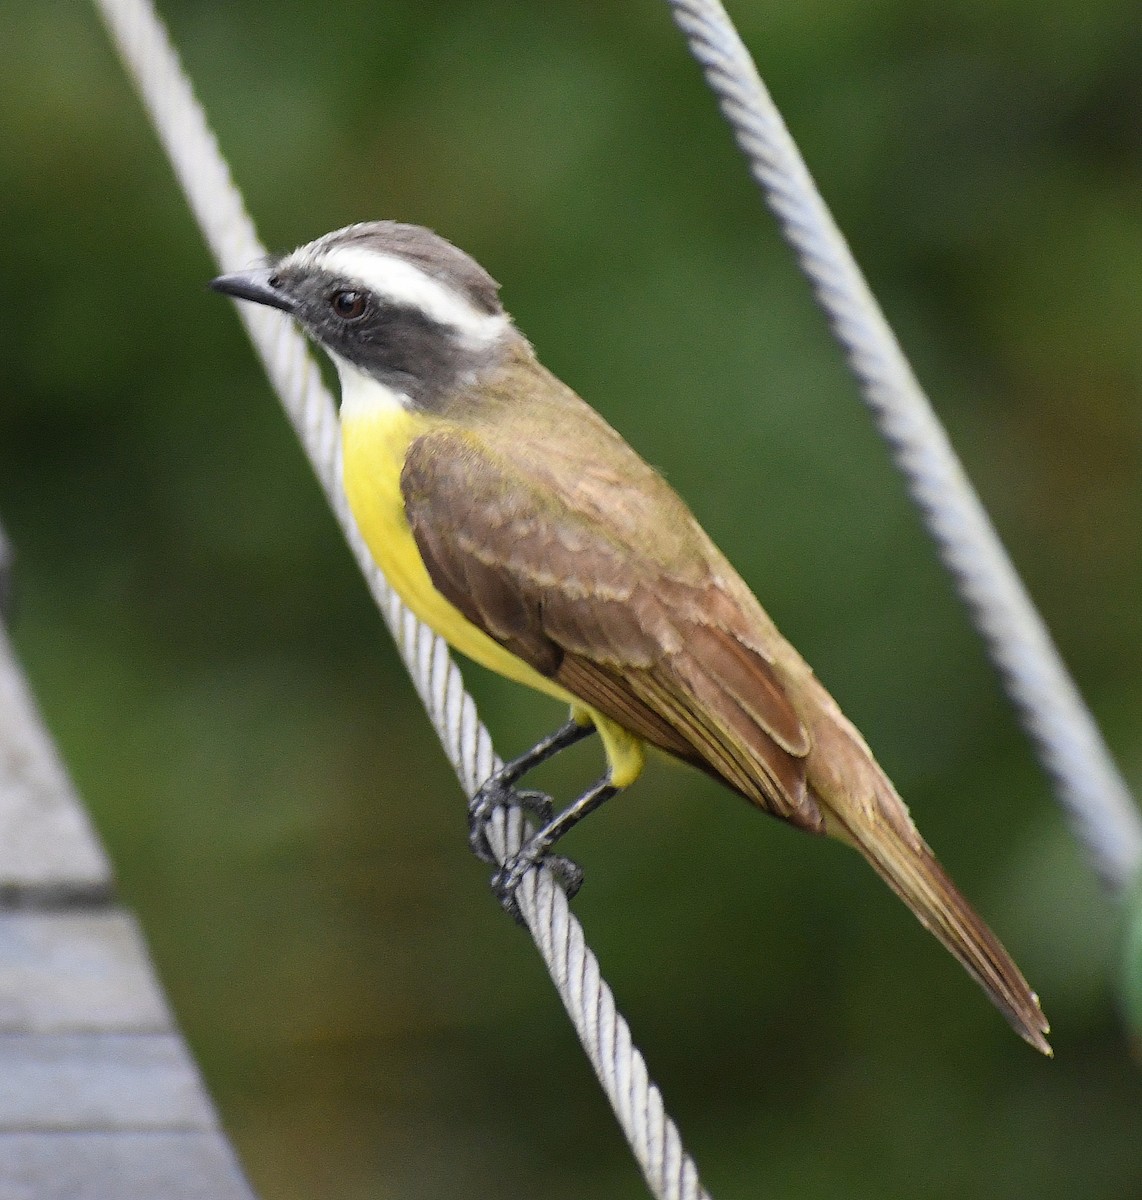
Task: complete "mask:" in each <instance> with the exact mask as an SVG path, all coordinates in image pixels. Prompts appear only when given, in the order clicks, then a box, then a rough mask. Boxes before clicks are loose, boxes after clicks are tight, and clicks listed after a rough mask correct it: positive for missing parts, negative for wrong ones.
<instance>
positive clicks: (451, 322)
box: [210, 221, 1051, 1055]
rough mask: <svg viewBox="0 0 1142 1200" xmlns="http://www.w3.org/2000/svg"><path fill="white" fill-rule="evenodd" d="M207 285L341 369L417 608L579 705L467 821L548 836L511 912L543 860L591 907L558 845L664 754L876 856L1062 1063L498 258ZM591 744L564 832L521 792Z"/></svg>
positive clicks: (275, 269) (1018, 977)
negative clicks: (279, 320) (594, 743)
mask: <svg viewBox="0 0 1142 1200" xmlns="http://www.w3.org/2000/svg"><path fill="white" fill-rule="evenodd" d="M210 286H211V287H212V288H214V289H215V290H216V291H218V292H221V293H223V294H225V295H228V296H231V297H233V298H235V299H238V300H242V301H250V302H253V303H257V304H262V305H267V306H269V307H271V308H276V309H279V310H281V311H282V312H284V313H287V314H289V316H290V317H292V318H293V319H294V320H295V321H296V322H297V323H298V324H299V325H300V327H301V328H302V330H303V331H304V332H305V333H306V334H307V335H308V336H309V337H310V338H311V339H312V340H313V341H314V342H315V343H316V344H317V345H318V346H319V347H321V348H322V349H323V350H324V351H325V352H326V353H327V354H328V355H329V357H330V358H331V359H332V361H333V363H334V365H335V367H336V370H337V374H338V377H339V381H340V391H341V403H340V428H341V449H342V461H343V479H344V487H345V493H346V496H347V498H348V501H349V506H350V509H351V511H352V513H353V515H354V517H355V520H356V522H357V525H358V527H359V529H360V531H361V534H362V535H363V537H364V540H365V543H366V545H367V546H368V548H369V551H370V553H371V554H372V556H373V558H374V559H375V560H376V562H377V564H378V565H379V567H380V568H381V570H382V571H383V572H384V574H385V576H386V577H387V579H388V581H389V583H390V584H391V585H392V587H393V588H394V589H395V590H396V592H397V594H398V595H399V596H400V597H401V599H402V600H403V601H404V603H405V605H406V606H407V607H408V608H409V609H411V610H412V612H413V613H414V614H415V615H416V616H417V617H418V618H419V619H420V620H421V621H423V622H425V623H426V624H428V625H429V626H431V627H432V628H433V629H434V630H435V631H436V632H437V633H438V634H440V635H441V636H442V637H444V638H445V639H446V641H447V642H448V643H449V644H450V645H451V646H452V647H453V648H454V649H456V650H457V651H459V652H460V653H462V654H463V655H465V656H466V657H468V658H470V659H472V660H474V661H475V662H477V663H479V664H481V665H482V666H484V667H487V668H489V669H491V670H493V671H496V672H498V673H499V674H501V675H503V676H506V677H507V678H508V679H510V680H513V681H515V682H517V683H520V684H523V685H525V686H528V687H530V688H533V689H535V690H536V691H538V692H541V693H544V694H546V695H548V696H552V697H555V698H556V699H558V700H560V701H562V702H564V703H565V704H567V705H568V707H569V710H570V716H569V718H568V720H567V722H566V723H565V724H564V725H563V726H561V727H560V728H559V729H558V730H556V731H555V732H554V733H553V734H552V735H551V736H550V737H548V738H546V739H544V740H543V741H541V742H540V743H538V744H537V745H536V746H535V747H533V748H532V749H531V750H529V751H528V752H526V753H525V754H523V755H521V756H520V757H519V758H517V759H515V760H513V761H512V762H510V763H508V764H507V765H506V766H505V767H504V768H503V769H502V770H500V771H499V772H497V773H496V774H495V775H494V776H493V777H492V778H490V779H489V780H488V781H487V782H486V783H485V784H484V786H483V787H482V788H480V789H479V790H478V791H477V793H476V795H475V796H474V797H473V799H472V801H471V804H470V809H469V818H470V836H471V840H472V844H473V848H474V849H475V850H476V851H477V853H478V854H480V855H481V857H484V858H486V859H488V860H489V861H493V862H494V861H495V860H494V858H493V857H492V855H491V850H490V847H489V845H488V844H487V840H486V822H487V819H488V818H489V816H490V814H491V812H492V811H493V810H494V808H495V807H496V806H497V805H499V804H502V803H517V804H520V805H522V806H524V807H525V808H529V809H530V810H531V811H532V812H533V813H534V814H535V815H536V816H537V817H538V818H539V821H540V823H541V828H540V829H539V830H538V832H537V833H536V834H535V835H534V837H532V838H531V840H530V841H528V842H527V843H525V844H524V846H523V847H522V848H521V849H520V851H519V853H518V854H517V855H516V856H514V858H512V859H509V860H508V861H507V862H505V863H503V864H502V865H501V866H500V870H499V871H498V872H497V874H496V877H495V880H494V883H495V885H496V890H497V894H499V895H500V898H501V900H503V901H504V903H505V905H507V906H508V907H509V909H511V908H512V906H513V905H514V903H515V900H514V896H515V889H516V888H517V887H518V884H519V882H520V880H521V879H522V878H523V877H524V876H525V875H526V874H527V872H528V871H530V870H531V869H532V868H533V867H534V866H535V865H536V863H538V862H540V861H543V860H546V861H547V862H548V863H549V865H550V866H551V867H552V868H553V869H554V870H555V871H556V873H557V876H558V878H559V880H560V882H562V883H563V884H564V885H565V887H566V888H567V890H568V892H569V893H573V892H574V890H575V889H576V888H577V886H578V883H579V881H580V879H581V875H580V874H579V873H578V871H577V868H575V867H574V865H573V864H571V863H569V862H568V861H567V860H566V859H563V858H561V856H557V855H554V854H551V853H550V851H551V849H552V847H553V846H554V845H555V843H556V842H557V841H558V839H559V838H560V837H561V836H562V835H563V834H564V833H566V831H567V830H568V829H569V828H571V827H572V826H573V825H574V824H575V823H576V822H577V821H578V820H580V819H582V817H583V816H585V815H586V814H587V813H589V812H590V811H592V810H593V809H595V808H597V807H598V806H599V805H600V804H602V803H603V802H604V801H605V800H607V799H609V798H610V797H611V796H613V795H614V794H616V793H617V792H619V791H621V790H623V789H625V788H627V787H629V786H630V785H631V784H632V783H634V781H635V780H636V779H637V778H638V776H639V774H640V773H641V771H642V769H643V765H644V761H645V755H646V747H647V746H648V745H649V746H651V747H655V748H656V749H657V750H659V751H664V752H665V753H666V754H667V755H669V756H673V757H674V758H676V759H681V760H682V761H684V762H686V763H689V764H692V765H693V766H695V767H697V768H699V769H701V770H703V771H705V772H706V773H707V774H709V775H712V776H713V777H714V778H715V779H717V780H719V781H720V782H721V783H722V784H724V785H725V786H726V787H727V788H729V789H730V790H731V791H733V792H736V793H738V794H739V795H740V796H742V797H744V798H745V799H746V800H748V801H749V802H750V803H751V804H753V805H755V806H756V807H757V808H759V809H761V810H762V811H764V812H766V813H768V814H770V815H772V816H774V817H777V818H779V819H781V820H783V821H786V822H788V823H789V824H791V825H794V826H796V827H797V828H799V829H802V830H805V831H806V832H808V833H812V834H817V835H828V836H831V837H833V838H836V839H839V840H840V841H842V842H846V843H848V844H849V845H850V846H852V847H855V849H856V850H858V851H859V852H860V853H861V854H862V855H863V856H864V858H865V859H866V860H867V861H868V862H869V863H870V864H871V866H872V867H873V869H874V870H875V871H876V872H877V874H878V875H880V876H881V878H882V879H883V880H884V881H885V882H886V883H887V884H888V886H889V887H890V888H891V889H892V890H893V891H894V892H895V893H896V895H897V896H899V897H900V899H901V900H903V902H904V903H905V904H906V905H907V906H908V907H909V908H910V909H911V910H912V912H913V913H914V914H915V916H916V917H917V918H918V919H919V921H920V923H921V924H922V925H923V926H924V927H925V928H927V929H928V930H930V931H931V932H932V933H933V934H934V935H935V936H936V938H937V939H938V940H939V941H940V942H941V943H942V944H943V945H944V946H945V947H946V948H947V949H948V950H949V951H950V952H951V954H952V955H953V956H954V957H955V958H956V959H958V960H959V962H960V963H961V964H962V965H963V967H964V968H965V969H966V970H967V972H968V974H969V975H970V976H972V977H973V978H974V979H975V980H976V982H977V983H978V984H979V985H980V986H981V987H982V988H983V990H984V992H985V993H986V994H987V995H988V997H989V998H990V999H991V1000H992V1002H993V1003H994V1004H995V1006H996V1007H997V1008H998V1009H999V1011H1000V1012H1001V1013H1002V1014H1003V1016H1004V1017H1005V1018H1006V1019H1007V1021H1008V1022H1009V1023H1010V1025H1011V1026H1012V1028H1013V1029H1014V1030H1015V1031H1016V1032H1017V1033H1018V1034H1019V1035H1020V1036H1021V1037H1022V1038H1023V1039H1024V1040H1025V1041H1026V1042H1028V1043H1029V1044H1030V1045H1031V1046H1033V1047H1034V1048H1035V1049H1037V1050H1039V1051H1041V1052H1042V1053H1043V1054H1046V1055H1050V1054H1051V1048H1050V1045H1049V1043H1048V1041H1047V1037H1046V1035H1047V1033H1048V1032H1049V1026H1048V1024H1047V1021H1046V1018H1045V1017H1044V1014H1043V1011H1042V1009H1041V1007H1040V1005H1039V999H1038V997H1037V996H1036V995H1035V993H1034V992H1033V991H1032V990H1031V988H1030V987H1029V986H1028V984H1027V982H1026V980H1025V979H1024V978H1023V976H1022V974H1021V973H1020V971H1019V968H1018V967H1017V966H1016V964H1015V962H1014V960H1013V959H1012V958H1011V956H1010V955H1009V954H1008V952H1007V951H1006V950H1005V949H1004V947H1003V946H1002V944H1001V943H1000V941H999V939H998V938H997V937H996V936H995V934H994V933H992V931H991V930H990V929H989V928H988V926H987V925H986V924H985V923H984V921H983V920H982V918H981V917H980V916H978V914H977V913H976V912H975V910H974V909H973V908H972V907H971V905H970V904H969V903H968V901H967V900H966V899H965V898H964V896H963V895H962V894H961V893H960V891H959V890H958V889H957V888H956V886H955V884H954V883H953V882H952V880H951V879H950V877H949V876H948V875H947V873H946V872H945V871H944V869H943V867H942V866H941V865H940V863H939V862H938V861H937V859H936V857H935V855H934V854H933V853H932V851H931V850H930V849H929V847H928V846H927V844H926V843H925V842H924V840H923V838H922V837H921V836H920V834H919V832H918V831H917V829H916V826H915V824H914V823H913V821H912V818H911V816H910V814H909V811H908V808H907V807H906V805H905V803H904V801H903V800H902V799H901V798H900V796H899V794H898V793H897V791H896V789H895V788H894V786H893V785H892V783H891V782H890V780H889V778H888V776H887V775H886V773H885V772H884V770H883V769H882V768H881V767H880V766H879V764H878V763H877V761H876V759H875V758H874V757H873V754H872V752H871V751H870V750H869V748H868V746H867V744H866V743H865V740H864V738H863V737H862V736H861V734H860V733H859V732H858V731H857V729H856V728H855V726H854V725H853V724H852V723H851V722H850V721H849V720H848V719H847V718H846V717H845V716H844V714H843V713H842V712H841V709H840V707H839V706H838V704H837V703H836V701H835V700H834V699H833V697H832V696H831V695H830V694H829V692H828V691H827V690H826V689H825V687H824V686H823V684H822V683H821V682H820V681H819V680H818V679H817V677H816V675H815V674H814V673H813V671H812V670H811V668H810V667H809V666H808V665H807V663H806V662H805V660H804V659H803V658H802V657H801V655H800V654H799V653H798V652H797V651H796V650H795V649H794V648H793V646H792V645H791V644H790V643H789V642H788V641H786V639H785V638H784V637H783V636H782V635H781V633H780V632H779V631H778V629H777V627H776V625H775V624H774V623H773V621H772V620H771V619H770V617H769V615H768V614H767V613H766V611H765V610H764V609H763V608H762V606H761V604H760V602H759V601H758V600H757V599H756V597H755V596H754V594H753V592H752V591H751V590H750V588H749V586H748V585H747V584H746V583H745V582H744V581H743V580H742V578H741V576H740V575H739V574H738V573H737V571H736V570H735V569H734V568H733V567H732V566H731V565H730V563H729V561H728V560H727V558H726V557H725V556H724V555H723V554H722V552H721V551H720V550H719V549H718V548H717V547H716V546H715V545H714V543H713V541H712V540H711V539H710V537H709V536H708V535H707V534H706V532H705V531H704V530H703V528H702V527H701V525H700V524H699V523H698V521H697V519H696V518H695V517H694V515H693V514H692V513H691V511H690V509H689V508H688V507H687V505H686V504H685V502H684V501H683V500H682V499H681V498H680V497H679V495H678V494H677V493H676V492H675V491H674V489H673V488H672V487H671V486H670V485H669V484H668V483H667V482H666V480H665V479H664V478H663V476H662V475H661V474H660V473H659V472H658V471H657V470H656V469H654V468H653V467H651V466H650V465H648V464H647V463H646V462H645V461H644V460H643V459H642V458H641V457H640V456H639V455H638V454H637V453H636V451H635V450H633V449H632V448H631V447H630V445H629V444H628V443H627V442H626V441H625V440H624V439H623V437H622V436H621V435H620V434H619V433H618V432H617V431H616V430H615V429H613V428H612V427H611V426H610V425H609V424H608V423H607V422H606V420H605V419H604V418H603V417H602V416H601V415H600V414H599V413H598V412H597V411H596V410H595V409H594V408H592V407H591V406H590V405H588V404H587V403H586V402H585V401H584V400H582V399H581V398H580V397H579V395H578V394H577V393H576V392H575V391H573V390H572V389H571V388H570V387H568V386H567V385H566V384H565V383H563V382H562V381H561V380H560V379H558V378H557V377H556V376H555V375H554V374H552V373H551V372H550V371H548V370H547V369H546V368H545V367H544V366H543V365H542V364H541V363H540V361H539V359H538V357H537V356H536V353H535V351H534V349H533V347H532V345H531V343H530V342H529V341H528V340H527V339H526V337H524V335H523V334H522V333H521V332H520V331H519V330H518V329H517V328H516V326H515V324H514V322H513V320H512V318H511V317H510V315H509V314H508V313H507V311H506V310H505V308H504V306H503V303H502V301H501V299H500V286H499V284H498V283H497V282H496V281H495V280H494V279H493V278H492V276H491V275H490V274H489V273H488V272H487V271H486V270H485V269H484V268H483V267H482V266H480V265H479V263H477V262H476V261H475V259H473V258H472V257H470V256H469V255H468V254H466V253H465V252H464V251H462V250H460V249H459V248H457V247H456V246H454V245H453V244H452V243H451V242H449V241H447V240H446V239H445V238H443V237H441V236H439V235H438V234H436V233H435V232H433V231H431V230H429V229H426V228H423V227H421V226H418V225H411V224H406V223H402V222H397V221H367V222H362V223H359V224H355V225H350V226H347V227H346V228H344V229H339V230H336V231H334V232H332V233H328V234H325V235H324V236H322V237H319V238H317V239H316V240H314V241H311V242H309V243H307V244H306V245H303V246H301V247H299V248H298V249H296V250H294V251H292V252H290V253H287V254H284V255H276V256H269V257H267V258H266V259H265V260H264V261H262V262H260V263H258V264H257V265H255V266H252V267H250V268H249V269H247V270H243V271H239V272H235V273H231V274H227V275H223V276H220V277H218V278H217V279H215V280H213V281H212V282H211V285H210ZM592 732H597V733H598V735H599V737H600V739H601V742H602V746H603V751H604V753H605V756H606V772H605V774H604V775H603V777H602V778H601V779H600V780H599V781H598V783H596V784H594V785H593V786H592V787H590V788H588V789H587V790H586V791H585V792H584V793H583V794H582V795H581V796H579V797H578V798H577V799H575V800H574V801H572V802H571V803H570V804H569V805H568V806H567V807H566V808H565V809H564V810H563V812H561V813H560V814H559V815H557V816H556V815H553V813H552V809H551V805H550V803H549V802H548V801H547V799H546V798H545V797H543V796H542V795H540V794H539V793H535V792H530V791H527V790H524V789H519V788H516V787H515V785H516V784H517V783H518V782H519V781H520V780H521V779H522V778H523V776H524V775H526V774H527V772H528V771H530V770H531V769H532V768H534V767H535V766H536V765H537V764H538V763H539V762H542V761H544V760H545V759H546V758H549V757H551V756H552V755H553V754H555V753H558V752H559V751H560V750H562V749H563V748H564V747H566V746H568V745H570V744H571V743H573V742H575V741H578V740H579V739H580V738H582V737H585V736H587V735H588V734H589V733H592ZM516 912H517V915H518V908H517V909H516Z"/></svg>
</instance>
